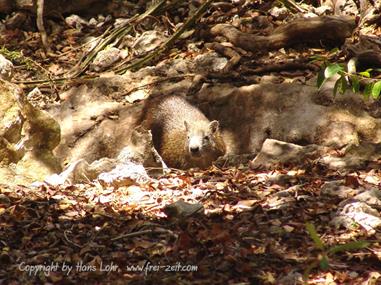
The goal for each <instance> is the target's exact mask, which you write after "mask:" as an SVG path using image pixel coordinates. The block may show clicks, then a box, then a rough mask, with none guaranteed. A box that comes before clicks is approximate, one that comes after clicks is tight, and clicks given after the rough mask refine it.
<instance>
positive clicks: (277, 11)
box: [269, 6, 290, 21]
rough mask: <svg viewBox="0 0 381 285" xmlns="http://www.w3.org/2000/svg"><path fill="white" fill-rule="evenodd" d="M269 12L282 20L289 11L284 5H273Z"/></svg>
mask: <svg viewBox="0 0 381 285" xmlns="http://www.w3.org/2000/svg"><path fill="white" fill-rule="evenodd" d="M269 13H270V15H271V16H273V17H274V18H275V19H277V20H280V21H282V20H284V19H286V18H287V16H289V15H290V11H289V10H288V9H287V8H286V7H281V8H279V7H276V6H275V7H273V8H271V9H270V10H269Z"/></svg>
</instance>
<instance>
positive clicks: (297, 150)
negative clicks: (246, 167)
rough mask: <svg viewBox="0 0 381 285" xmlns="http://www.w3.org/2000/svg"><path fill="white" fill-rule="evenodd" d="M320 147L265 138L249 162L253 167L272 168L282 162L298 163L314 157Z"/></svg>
mask: <svg viewBox="0 0 381 285" xmlns="http://www.w3.org/2000/svg"><path fill="white" fill-rule="evenodd" d="M321 151H322V148H321V147H319V146H317V145H309V146H305V147H303V146H299V145H296V144H292V143H286V142H282V141H277V140H273V139H267V140H266V141H265V142H264V143H263V146H262V149H261V151H260V152H259V154H258V155H257V156H256V157H255V158H254V159H253V161H252V162H251V163H250V167H251V168H253V169H258V168H272V167H277V166H280V165H282V164H299V163H301V162H305V161H306V160H307V159H313V158H316V157H317V156H318V155H319V153H320V152H321Z"/></svg>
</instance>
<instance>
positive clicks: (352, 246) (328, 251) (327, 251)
mask: <svg viewBox="0 0 381 285" xmlns="http://www.w3.org/2000/svg"><path fill="white" fill-rule="evenodd" d="M306 230H307V232H308V234H309V236H310V237H311V239H312V240H313V242H314V245H315V247H316V249H318V250H319V254H318V256H317V258H316V259H315V260H313V262H312V263H311V264H310V265H309V266H308V267H307V268H306V270H305V271H304V279H305V280H307V279H308V275H309V273H310V272H311V270H312V269H314V268H316V267H320V269H322V270H327V269H328V268H329V257H331V256H332V255H334V254H336V253H339V252H346V251H350V250H359V249H362V248H366V247H368V246H369V244H370V243H369V242H367V241H351V242H348V243H345V244H340V245H334V246H330V247H327V246H326V245H325V244H324V243H323V241H322V240H321V239H320V237H319V235H318V233H317V231H316V229H315V226H314V225H313V224H311V223H306Z"/></svg>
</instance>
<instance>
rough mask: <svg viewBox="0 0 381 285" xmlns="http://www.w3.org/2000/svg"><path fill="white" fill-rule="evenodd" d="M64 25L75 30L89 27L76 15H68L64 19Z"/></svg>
mask: <svg viewBox="0 0 381 285" xmlns="http://www.w3.org/2000/svg"><path fill="white" fill-rule="evenodd" d="M65 23H66V25H68V26H69V27H72V28H76V29H77V30H81V29H82V27H83V26H85V27H86V26H89V23H88V22H87V21H86V20H85V19H82V18H81V17H80V16H78V15H70V16H68V17H66V18H65Z"/></svg>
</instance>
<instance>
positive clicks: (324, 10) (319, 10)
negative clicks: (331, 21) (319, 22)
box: [314, 5, 333, 16]
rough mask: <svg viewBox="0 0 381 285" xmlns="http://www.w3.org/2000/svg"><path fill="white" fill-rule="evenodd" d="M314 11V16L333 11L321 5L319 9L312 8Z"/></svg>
mask: <svg viewBox="0 0 381 285" xmlns="http://www.w3.org/2000/svg"><path fill="white" fill-rule="evenodd" d="M314 11H315V14H317V15H319V16H322V15H328V14H331V13H332V12H333V9H332V7H330V6H326V5H322V6H320V7H317V8H314Z"/></svg>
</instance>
